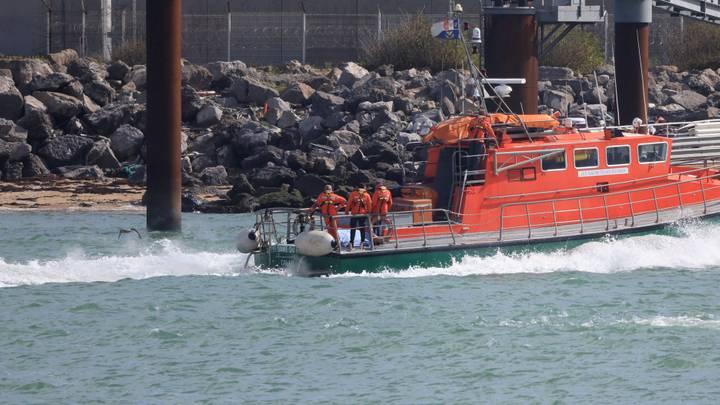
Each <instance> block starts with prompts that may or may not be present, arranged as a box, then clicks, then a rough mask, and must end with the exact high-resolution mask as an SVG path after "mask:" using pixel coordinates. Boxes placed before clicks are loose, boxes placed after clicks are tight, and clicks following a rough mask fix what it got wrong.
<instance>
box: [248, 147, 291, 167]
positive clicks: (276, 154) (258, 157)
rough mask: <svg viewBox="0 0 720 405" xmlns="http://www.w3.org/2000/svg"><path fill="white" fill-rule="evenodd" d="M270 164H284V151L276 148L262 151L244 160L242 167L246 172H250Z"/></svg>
mask: <svg viewBox="0 0 720 405" xmlns="http://www.w3.org/2000/svg"><path fill="white" fill-rule="evenodd" d="M268 162H272V163H273V164H281V163H282V162H283V151H282V149H280V148H277V147H275V146H268V147H267V148H266V149H265V150H261V151H260V152H258V153H254V154H252V155H250V156H248V157H246V158H245V159H243V160H242V162H241V164H240V166H241V167H242V168H243V169H245V170H250V169H255V168H258V167H262V166H265V165H267V163H268Z"/></svg>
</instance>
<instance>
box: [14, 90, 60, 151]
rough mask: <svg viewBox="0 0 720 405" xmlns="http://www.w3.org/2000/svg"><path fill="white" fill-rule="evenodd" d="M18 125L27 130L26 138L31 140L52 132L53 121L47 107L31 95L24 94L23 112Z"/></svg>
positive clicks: (49, 135)
mask: <svg viewBox="0 0 720 405" xmlns="http://www.w3.org/2000/svg"><path fill="white" fill-rule="evenodd" d="M18 125H20V126H21V127H23V128H25V129H27V130H28V139H30V140H32V141H41V140H43V139H47V138H50V137H51V136H52V134H53V122H52V119H51V118H50V115H48V113H47V107H45V104H43V103H42V101H40V100H38V99H36V98H35V97H33V96H25V114H23V117H22V118H21V119H20V120H19V121H18Z"/></svg>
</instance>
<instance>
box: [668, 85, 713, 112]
mask: <svg viewBox="0 0 720 405" xmlns="http://www.w3.org/2000/svg"><path fill="white" fill-rule="evenodd" d="M670 98H671V99H672V101H673V102H674V103H676V104H679V105H681V106H682V107H683V108H685V109H686V110H691V111H692V110H696V109H698V108H700V107H701V106H702V105H703V104H705V103H706V102H707V97H705V96H703V95H702V94H699V93H696V92H694V91H692V90H683V91H681V92H679V93H678V94H676V95H674V96H672V97H670Z"/></svg>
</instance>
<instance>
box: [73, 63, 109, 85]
mask: <svg viewBox="0 0 720 405" xmlns="http://www.w3.org/2000/svg"><path fill="white" fill-rule="evenodd" d="M67 72H68V73H70V74H71V75H73V76H75V77H76V78H77V79H78V80H80V81H81V82H83V83H87V82H92V81H95V80H105V78H106V77H107V69H106V68H105V65H103V64H100V63H98V62H96V61H94V60H92V59H90V58H78V59H75V60H73V61H72V62H70V63H68V65H67Z"/></svg>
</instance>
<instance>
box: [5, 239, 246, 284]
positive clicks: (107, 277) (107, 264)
mask: <svg viewBox="0 0 720 405" xmlns="http://www.w3.org/2000/svg"><path fill="white" fill-rule="evenodd" d="M245 258H246V255H244V254H240V253H212V252H188V251H186V250H185V249H182V248H181V247H180V246H179V245H178V244H176V243H175V242H172V241H170V240H160V241H157V242H154V243H153V245H152V246H150V247H148V248H146V249H145V250H143V251H142V252H140V253H139V254H135V255H127V256H103V257H88V256H87V255H86V254H85V253H84V252H82V251H73V252H70V253H69V254H68V255H67V256H66V257H64V258H62V259H57V260H49V261H37V260H32V261H28V262H24V263H8V262H6V261H5V260H4V259H3V258H1V257H0V287H16V286H21V285H32V284H45V283H74V282H113V281H118V280H122V279H128V278H129V279H136V280H137V279H145V278H151V277H161V276H189V275H220V276H227V275H235V274H238V272H241V271H242V266H243V264H244V263H245Z"/></svg>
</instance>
